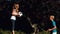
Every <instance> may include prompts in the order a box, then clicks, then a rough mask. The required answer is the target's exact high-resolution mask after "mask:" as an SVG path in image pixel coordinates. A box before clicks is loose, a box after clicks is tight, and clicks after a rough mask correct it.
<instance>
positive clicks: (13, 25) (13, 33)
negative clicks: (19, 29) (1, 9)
mask: <svg viewBox="0 0 60 34" xmlns="http://www.w3.org/2000/svg"><path fill="white" fill-rule="evenodd" d="M14 29H15V20H12V34H15V31H14Z"/></svg>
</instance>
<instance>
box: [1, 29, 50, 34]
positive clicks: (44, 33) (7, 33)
mask: <svg viewBox="0 0 60 34" xmlns="http://www.w3.org/2000/svg"><path fill="white" fill-rule="evenodd" d="M0 34H12V32H11V31H9V30H2V29H0ZM15 34H26V33H25V32H22V31H20V30H19V31H15ZM37 34H50V32H48V31H41V32H38V33H37Z"/></svg>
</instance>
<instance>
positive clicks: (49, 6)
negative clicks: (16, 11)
mask: <svg viewBox="0 0 60 34" xmlns="http://www.w3.org/2000/svg"><path fill="white" fill-rule="evenodd" d="M14 2H19V4H20V11H22V12H23V14H24V16H23V17H21V18H19V17H17V20H16V24H15V27H16V28H15V30H21V31H25V32H31V31H32V30H33V29H32V27H31V26H30V24H29V21H28V20H27V18H26V17H30V18H31V21H32V23H33V24H34V23H36V24H38V25H39V26H40V27H41V26H43V27H42V28H43V29H44V30H46V29H48V28H50V27H49V26H51V24H49V23H50V20H49V16H50V15H54V16H55V21H56V24H57V28H58V31H59V30H60V0H0V28H1V29H4V30H11V29H12V22H11V20H10V17H11V11H12V6H13V3H14ZM25 16H26V17H25ZM45 25H46V26H45ZM39 29H40V30H41V28H39Z"/></svg>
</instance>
